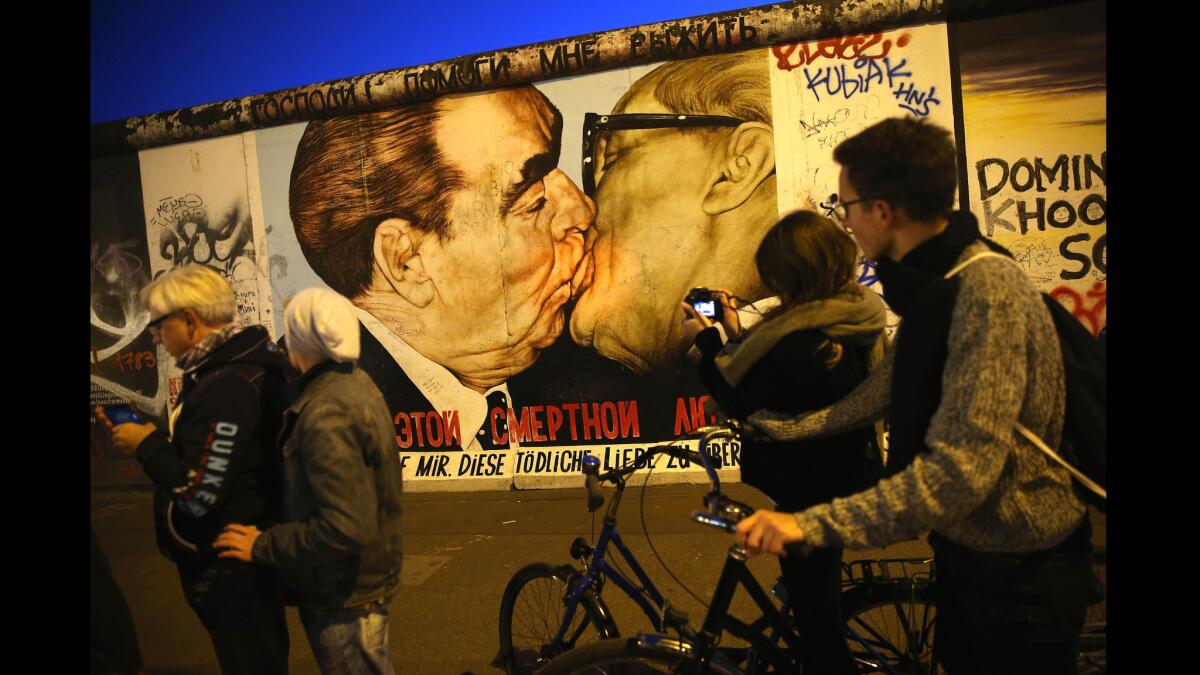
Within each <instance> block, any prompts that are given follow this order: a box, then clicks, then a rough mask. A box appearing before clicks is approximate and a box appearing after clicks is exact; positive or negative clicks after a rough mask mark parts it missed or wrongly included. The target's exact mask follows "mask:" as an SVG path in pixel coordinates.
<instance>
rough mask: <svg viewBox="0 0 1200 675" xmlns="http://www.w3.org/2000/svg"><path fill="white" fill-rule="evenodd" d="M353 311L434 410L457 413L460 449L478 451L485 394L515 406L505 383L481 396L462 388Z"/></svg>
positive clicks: (484, 419) (446, 373)
mask: <svg viewBox="0 0 1200 675" xmlns="http://www.w3.org/2000/svg"><path fill="white" fill-rule="evenodd" d="M354 312H355V314H357V315H358V320H359V321H362V324H363V325H364V326H366V328H367V330H368V331H370V332H371V335H374V336H375V339H376V340H379V344H381V345H383V348H384V349H386V350H387V353H388V354H391V356H392V358H394V359H396V365H398V366H400V369H401V370H403V371H404V374H405V375H407V376H408V379H409V380H410V381H412V383H413V385H415V386H416V387H417V389H418V390H419V391H420V392H421V394H422V395H424V396H425V398H427V399H429V405H431V406H433V409H434V410H435V411H438V412H441V411H445V410H457V411H458V421H459V425H460V426H459V428H460V429H461V430H462V434H463V438H462V440H463V441H464V442H463V446H462V447H463V450H473V451H481V450H482V447H481V446H480V445H479V432H480V430H484V425H485V424H486V423H487V414H488V409H487V395H488V394H491V393H493V392H497V391H499V392H503V393H504V397H505V398H506V399H508V407H510V408H515V407H516V406H515V405H513V401H512V396H511V395H510V394H509V393H508V383H507V382H502V383H500V384H499V385H497V386H495V387H492V388H491V389H488V390H487V391H486V392H484V393H482V394H480V393H479V392H477V391H475V390H473V389H469V388H467V387H464V386H463V385H462V383H461V382H459V381H458V378H457V377H455V376H454V373H451V372H450V371H449V370H447V369H446V367H445V366H443V365H441V364H439V363H435V362H433V361H430V360H429V359H427V358H425V356H424V355H422V354H421V353H420V352H418V351H417V350H415V349H413V348H412V347H411V346H410V345H409V344H408V343H407V342H405V341H404V340H402V339H401V338H400V337H399V336H398V335H396V334H395V333H393V332H392V331H391V330H390V329H389V328H388V327H387V326H384V325H383V324H382V323H381V322H380V321H379V319H376V318H375V317H374V316H373V315H371V314H370V313H369V312H367V311H365V310H363V309H361V308H359V307H355V308H354ZM485 431H486V430H485ZM510 444H511V447H514V448H515V447H517V443H516V441H515V440H514V441H510Z"/></svg>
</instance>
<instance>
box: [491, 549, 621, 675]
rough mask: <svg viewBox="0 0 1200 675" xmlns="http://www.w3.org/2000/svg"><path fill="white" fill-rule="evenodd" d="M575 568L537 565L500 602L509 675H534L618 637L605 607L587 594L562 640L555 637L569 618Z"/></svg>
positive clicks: (502, 644)
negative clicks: (582, 648)
mask: <svg viewBox="0 0 1200 675" xmlns="http://www.w3.org/2000/svg"><path fill="white" fill-rule="evenodd" d="M569 573H570V568H563V567H559V566H555V565H550V564H548V563H533V564H532V565H527V566H525V567H523V568H521V569H520V570H519V571H518V572H517V573H516V574H514V575H513V578H512V579H511V580H510V581H509V582H508V587H507V588H505V589H504V599H503V600H502V601H501V602H500V653H501V656H502V657H503V659H504V667H505V670H507V671H508V674H509V675H529V673H533V672H534V671H537V670H538V669H539V668H540V667H542V666H543V665H545V664H546V663H547V662H548V661H549V660H550V659H551V658H553V657H554V656H556V655H557V654H559V653H561V652H563V651H565V650H568V649H571V648H573V647H575V646H576V645H577V644H581V643H583V642H588V641H591V640H595V639H599V638H605V637H615V636H616V635H617V630H616V626H615V625H613V623H612V620H611V619H609V618H608V612H607V610H606V609H605V608H604V607H603V604H602V602H601V601H600V600H599V598H597V597H596V596H595V595H593V594H592V593H590V592H589V593H584V595H583V597H582V598H580V600H579V604H578V605H577V606H576V607H575V611H574V612H573V614H572V615H571V617H570V624H569V626H568V628H567V631H566V632H565V633H564V635H563V638H562V640H561V641H558V642H555V640H554V636H555V635H556V634H557V633H558V629H559V627H560V626H561V625H562V624H563V621H564V619H565V618H566V617H567V606H566V604H565V603H564V601H563V600H564V596H565V595H566V592H567V581H568V578H569V577H568V575H569Z"/></svg>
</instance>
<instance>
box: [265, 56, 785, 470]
mask: <svg viewBox="0 0 1200 675" xmlns="http://www.w3.org/2000/svg"><path fill="white" fill-rule="evenodd" d="M625 77H628V75H626V76H625ZM680 114H689V115H696V114H699V115H711V116H722V117H723V118H724V119H726V120H733V121H729V122H726V121H720V122H719V123H720V124H721V126H716V125H714V126H707V125H706V126H694V127H680V126H671V125H672V124H674V122H673V121H672V120H674V119H677V116H678V115H680ZM612 116H613V117H614V118H616V117H620V116H623V118H624V119H625V120H627V121H629V122H632V123H633V126H635V127H639V128H629V129H620V130H601V131H594V132H592V133H594V134H595V135H596V141H595V142H594V143H593V144H592V145H593V146H594V151H593V152H592V157H591V160H592V162H594V170H592V172H591V174H592V175H591V176H589V180H573V179H572V178H571V177H569V176H568V174H567V173H566V172H565V171H564V167H565V166H568V162H571V161H572V160H576V161H578V160H577V158H579V154H577V153H576V154H574V156H568V155H567V154H566V153H563V152H562V146H563V129H564V120H563V114H562V113H560V111H559V109H558V108H557V107H556V106H555V104H554V103H553V102H552V101H551V100H550V99H549V98H547V96H546V95H544V94H543V93H542V92H540V91H539V90H538V89H537V88H535V87H532V86H521V87H515V88H509V89H502V90H498V91H493V92H485V93H480V94H472V95H464V96H448V97H442V98H439V99H435V100H433V101H429V102H425V103H421V104H416V105H411V106H406V107H403V108H396V109H390V110H384V111H380V112H376V113H367V114H359V115H355V116H348V117H340V118H331V119H327V120H319V121H314V122H310V123H308V124H307V126H306V128H305V130H304V133H303V136H302V137H301V138H300V140H299V143H298V146H297V149H296V152H295V159H294V162H293V166H292V170H291V175H290V185H289V190H288V194H289V211H290V218H291V222H292V225H293V226H294V231H295V235H296V239H297V241H298V244H299V248H300V250H301V251H302V252H303V255H304V258H305V260H306V261H307V263H308V265H309V266H310V267H311V268H312V270H313V271H314V272H315V273H316V275H317V276H319V278H320V280H321V281H322V282H323V283H324V284H326V285H328V286H329V287H331V288H333V289H334V290H337V291H338V292H340V293H342V294H343V295H345V296H347V297H349V298H350V299H351V300H352V301H353V303H354V305H355V306H356V307H357V309H358V313H359V318H360V320H361V321H362V324H363V327H364V333H363V338H364V350H363V357H362V364H363V367H364V368H365V369H366V370H367V371H368V372H369V373H370V374H371V375H372V376H373V377H374V378H375V379H376V381H377V382H378V383H379V385H380V387H381V388H382V389H383V391H384V392H385V395H386V396H387V398H388V402H389V405H390V406H391V407H392V410H393V411H394V413H396V414H397V418H398V421H397V438H398V442H399V443H400V445H401V447H402V448H403V449H405V450H443V451H445V450H454V449H465V450H468V451H477V450H492V449H497V448H514V447H530V446H548V445H549V446H562V445H579V444H580V443H586V444H588V445H591V446H593V447H594V446H596V445H597V443H604V442H610V443H611V442H614V441H615V442H618V443H622V442H623V443H634V444H637V443H643V444H644V443H645V442H646V440H666V439H669V438H672V437H674V436H675V435H676V433H677V432H679V431H686V430H687V429H686V428H684V429H679V428H677V420H676V409H677V407H678V406H677V404H678V402H679V400H680V399H681V397H683V398H684V400H686V399H687V398H689V397H690V398H692V400H691V401H690V403H691V404H692V407H693V408H697V404H698V401H697V400H696V399H697V398H698V396H699V391H700V386H699V383H698V381H696V379H695V376H694V374H693V369H692V367H691V366H690V364H688V363H687V362H686V361H685V360H684V358H683V357H684V353H685V352H686V351H687V345H685V344H684V339H683V336H682V335H681V333H680V331H679V316H678V314H679V312H678V311H677V308H678V302H679V300H680V299H681V298H682V297H683V296H684V295H685V294H686V293H687V291H688V290H689V289H690V288H692V287H693V286H700V285H704V286H708V287H714V288H727V289H729V290H730V291H732V292H733V293H735V294H736V295H738V296H739V297H743V298H752V299H756V298H758V297H759V295H760V291H761V283H760V282H759V281H758V279H757V276H756V273H755V271H754V268H753V262H752V261H753V251H754V248H755V247H756V246H757V243H758V241H759V239H761V234H762V232H763V231H765V229H766V228H768V227H769V226H770V225H771V224H772V223H773V222H774V220H775V218H776V215H777V208H776V195H775V176H774V174H775V167H774V147H773V146H774V142H773V134H772V127H771V99H770V81H769V73H768V70H767V62H766V60H765V58H764V55H763V53H762V52H761V51H756V52H745V53H741V54H735V55H728V56H719V57H708V58H699V59H691V60H687V61H680V62H673V63H668V64H665V65H662V66H659V67H657V68H655V69H653V70H652V71H651V72H649V73H648V74H646V75H644V76H643V77H641V78H640V79H637V80H636V81H635V82H634V83H633V84H632V86H630V87H628V89H627V90H626V91H625V92H624V94H623V95H622V96H621V97H620V99H619V100H618V101H617V103H616V104H615V106H613V108H612ZM605 117H606V118H607V117H608V115H607V114H605ZM660 118H668V119H666V120H665V122H664V121H663V120H662V119H660ZM702 122H703V121H702ZM576 123H577V124H578V120H576ZM576 138H578V136H576ZM574 147H578V146H574ZM589 163H590V162H589ZM579 166H583V163H582V162H580V163H579ZM572 168H574V167H572ZM579 182H584V183H588V184H589V187H590V185H591V184H594V186H595V188H594V190H592V194H591V195H587V194H584V192H583V190H582V189H581V188H580V187H579V185H578V183H579ZM293 268H294V264H293V266H292V267H289V269H293ZM276 285H277V286H278V285H279V284H278V283H277V284H276ZM572 302H573V304H574V306H573V308H572V307H571V303H572ZM568 315H569V326H570V328H569V331H568V330H567V324H568ZM592 350H595V351H594V352H593V351H592ZM601 357H604V358H601ZM693 412H694V411H693V410H689V411H688V415H687V416H686V418H685V420H684V423H685V426H689V427H690V425H692V424H694V419H693V417H694V415H693V414H692V413H693ZM510 416H511V417H512V419H511V420H510V419H509V418H510ZM523 418H524V419H523ZM539 422H541V424H539ZM614 432H615V433H614ZM589 442H590V443H589Z"/></svg>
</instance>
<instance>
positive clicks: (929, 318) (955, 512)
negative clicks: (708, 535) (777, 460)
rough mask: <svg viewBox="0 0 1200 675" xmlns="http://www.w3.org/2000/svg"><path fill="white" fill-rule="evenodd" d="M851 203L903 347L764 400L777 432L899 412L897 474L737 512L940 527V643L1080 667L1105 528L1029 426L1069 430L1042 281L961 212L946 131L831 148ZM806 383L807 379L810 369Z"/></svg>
mask: <svg viewBox="0 0 1200 675" xmlns="http://www.w3.org/2000/svg"><path fill="white" fill-rule="evenodd" d="M834 159H835V160H836V161H837V162H838V163H839V164H840V165H841V166H842V170H841V174H840V177H839V179H838V192H839V194H838V195H837V198H838V199H837V202H838V205H837V207H836V208H837V212H838V215H839V216H840V218H841V220H842V223H843V225H844V226H845V227H846V229H848V230H849V231H850V232H851V234H852V235H853V237H854V239H855V241H856V242H857V243H858V245H859V247H860V248H861V249H862V252H863V255H864V256H866V258H867V259H868V260H871V261H873V262H875V263H876V265H877V270H878V276H879V279H880V281H881V282H882V283H883V288H884V299H885V300H886V301H887V302H888V304H889V306H890V307H891V308H892V310H893V311H894V312H896V314H898V315H899V316H900V317H901V323H900V326H899V328H898V330H897V332H896V336H895V342H894V344H893V349H892V350H891V352H890V353H889V355H888V358H887V359H886V361H885V362H884V364H883V365H882V366H881V367H880V368H879V369H877V370H876V371H875V372H874V373H873V374H872V376H871V377H870V378H868V379H867V380H866V381H865V382H864V383H863V384H862V385H861V386H859V387H858V388H857V389H856V390H854V391H853V392H852V393H851V394H849V395H848V396H847V397H846V398H845V399H843V400H842V401H840V402H839V403H837V404H835V405H833V406H831V407H829V408H826V409H823V410H819V411H815V412H812V413H807V414H804V415H801V416H799V417H792V416H786V415H779V414H774V413H771V412H769V411H760V412H758V413H756V414H755V415H753V416H751V418H750V421H751V422H752V423H753V424H755V425H756V426H759V427H761V429H762V430H763V431H764V432H765V433H767V434H768V435H769V436H771V437H773V438H776V439H780V440H783V439H788V440H790V439H797V438H809V437H817V436H823V435H827V434H834V433H838V432H842V431H845V430H847V429H852V428H856V427H860V426H863V425H867V424H870V423H872V422H874V421H876V420H878V419H879V418H881V417H884V416H886V418H887V421H888V424H889V428H890V448H889V453H888V472H887V474H888V475H887V476H886V477H885V478H884V479H883V480H881V481H880V482H879V483H878V484H876V485H875V486H874V487H872V488H870V489H868V490H866V491H864V492H861V493H859V494H856V495H852V496H850V497H846V498H843V499H836V500H834V501H833V502H832V503H828V504H821V505H818V506H814V507H812V508H810V509H808V510H806V511H803V512H800V513H797V514H794V515H793V514H785V513H777V512H772V511H765V510H764V511H759V512H757V513H755V514H754V515H753V516H751V517H750V518H747V519H746V520H744V521H742V522H741V523H740V524H739V526H738V533H737V538H738V543H739V544H740V545H742V546H743V547H745V548H746V549H748V550H749V551H750V552H751V553H756V552H768V553H774V554H776V555H779V554H782V552H783V546H784V544H787V543H790V542H796V541H802V542H805V543H806V544H807V545H809V546H814V547H819V546H844V547H846V548H850V549H861V548H873V547H880V546H884V545H887V544H891V543H893V542H897V541H902V540H905V539H912V538H915V537H917V536H919V535H920V534H921V533H924V532H930V535H929V543H930V546H931V547H932V548H933V550H934V554H935V561H936V562H935V564H936V568H937V581H936V591H935V592H936V599H937V605H938V620H937V631H936V633H935V641H936V642H935V645H934V653H935V658H937V660H938V661H939V662H940V663H941V664H942V666H943V667H944V668H945V669H946V670H947V671H948V672H950V673H952V674H953V675H961V674H963V673H998V674H999V673H1004V674H1011V673H1020V674H1021V675H1030V674H1031V673H1074V672H1075V668H1076V666H1075V662H1076V655H1077V653H1078V646H1079V635H1080V631H1081V629H1082V626H1083V620H1084V614H1085V609H1086V605H1087V600H1088V595H1089V589H1090V583H1091V577H1090V565H1089V563H1090V553H1091V529H1090V524H1089V520H1088V518H1087V510H1086V508H1085V506H1084V505H1083V503H1082V502H1081V501H1080V500H1079V499H1078V498H1077V497H1076V496H1075V494H1074V492H1073V490H1072V487H1071V477H1070V476H1069V474H1068V473H1067V472H1066V470H1064V469H1062V468H1060V467H1058V466H1057V465H1054V464H1052V463H1051V462H1050V461H1049V460H1048V459H1047V458H1046V457H1045V455H1043V454H1042V453H1041V452H1039V451H1038V450H1037V448H1036V447H1035V446H1034V445H1033V444H1032V443H1030V442H1028V441H1027V440H1026V439H1025V438H1023V437H1021V436H1020V435H1018V434H1017V433H1016V431H1015V427H1016V424H1017V423H1018V422H1019V423H1021V424H1023V425H1024V426H1025V427H1027V428H1028V429H1029V430H1030V431H1032V432H1033V433H1035V434H1037V435H1038V436H1039V437H1041V438H1042V439H1043V440H1044V441H1045V442H1046V443H1047V444H1048V445H1049V446H1050V447H1057V446H1058V443H1059V440H1060V436H1061V433H1062V425H1063V413H1064V407H1065V394H1064V383H1063V367H1062V356H1061V354H1060V351H1059V347H1058V337H1057V334H1056V333H1055V329H1054V324H1053V323H1052V321H1051V318H1050V315H1049V312H1048V311H1047V309H1046V307H1045V306H1044V304H1043V301H1042V298H1041V296H1040V295H1039V293H1038V291H1037V289H1035V288H1034V287H1033V285H1032V284H1031V283H1030V281H1029V279H1028V278H1026V276H1025V274H1024V273H1023V272H1022V271H1021V269H1020V268H1019V267H1018V266H1017V265H1016V264H1015V263H1014V262H1013V261H1012V260H1011V259H1004V258H1003V257H996V256H989V257H983V258H979V259H976V260H973V261H972V262H971V264H969V265H968V266H966V267H964V268H961V269H960V270H958V271H956V273H955V274H953V275H952V276H951V277H950V278H949V279H946V278H945V275H946V274H947V272H950V271H951V270H954V269H955V268H956V267H957V266H959V265H961V264H962V263H964V262H966V261H968V260H971V259H972V258H974V257H975V256H977V255H978V254H980V253H986V252H991V251H999V252H1001V253H1005V254H1007V251H1004V249H1002V248H1000V247H999V246H997V245H995V244H993V243H991V242H990V241H987V240H985V239H983V238H982V237H981V236H980V234H979V230H978V225H977V223H976V221H975V218H974V217H973V216H972V215H971V214H970V213H966V212H959V211H952V210H951V209H952V207H953V203H954V190H955V185H956V175H957V171H956V168H955V151H954V145H953V141H952V139H951V136H950V134H949V132H947V131H946V130H944V129H942V128H939V127H937V126H934V125H932V124H929V123H926V122H924V121H922V120H918V119H915V118H896V119H889V120H885V121H883V122H880V123H879V124H876V125H874V126H872V127H870V128H868V129H866V130H864V131H863V132H861V133H860V134H858V135H857V136H854V137H852V138H849V139H847V140H845V141H844V142H842V143H841V144H840V145H839V146H838V147H837V148H836V149H835V150H834ZM796 386H804V383H802V382H798V383H796Z"/></svg>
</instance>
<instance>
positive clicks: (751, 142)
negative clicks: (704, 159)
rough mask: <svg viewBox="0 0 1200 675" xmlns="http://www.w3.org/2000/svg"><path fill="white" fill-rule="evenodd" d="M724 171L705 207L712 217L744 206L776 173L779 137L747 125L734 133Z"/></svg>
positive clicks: (706, 197) (760, 125) (757, 125)
mask: <svg viewBox="0 0 1200 675" xmlns="http://www.w3.org/2000/svg"><path fill="white" fill-rule="evenodd" d="M720 169H721V171H720V173H719V174H718V175H717V176H715V177H714V179H713V183H712V185H710V186H709V188H708V192H707V193H706V194H705V195H704V201H703V202H702V204H701V207H702V208H703V209H704V212H705V213H707V214H708V215H710V216H715V215H718V214H721V213H725V212H727V211H731V210H733V209H736V208H737V207H739V206H741V205H742V204H744V203H745V202H746V200H747V199H749V198H750V195H752V194H754V191H755V190H756V189H758V186H759V185H761V184H762V182H763V181H765V180H766V179H767V178H768V177H769V176H771V175H773V174H774V173H775V133H774V130H773V129H772V128H771V126H770V125H767V124H763V123H762V122H746V123H744V124H741V125H739V126H738V127H737V128H736V129H734V130H733V135H732V136H730V137H729V143H728V144H727V145H726V146H725V160H724V161H723V162H722V163H721V166H720Z"/></svg>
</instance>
